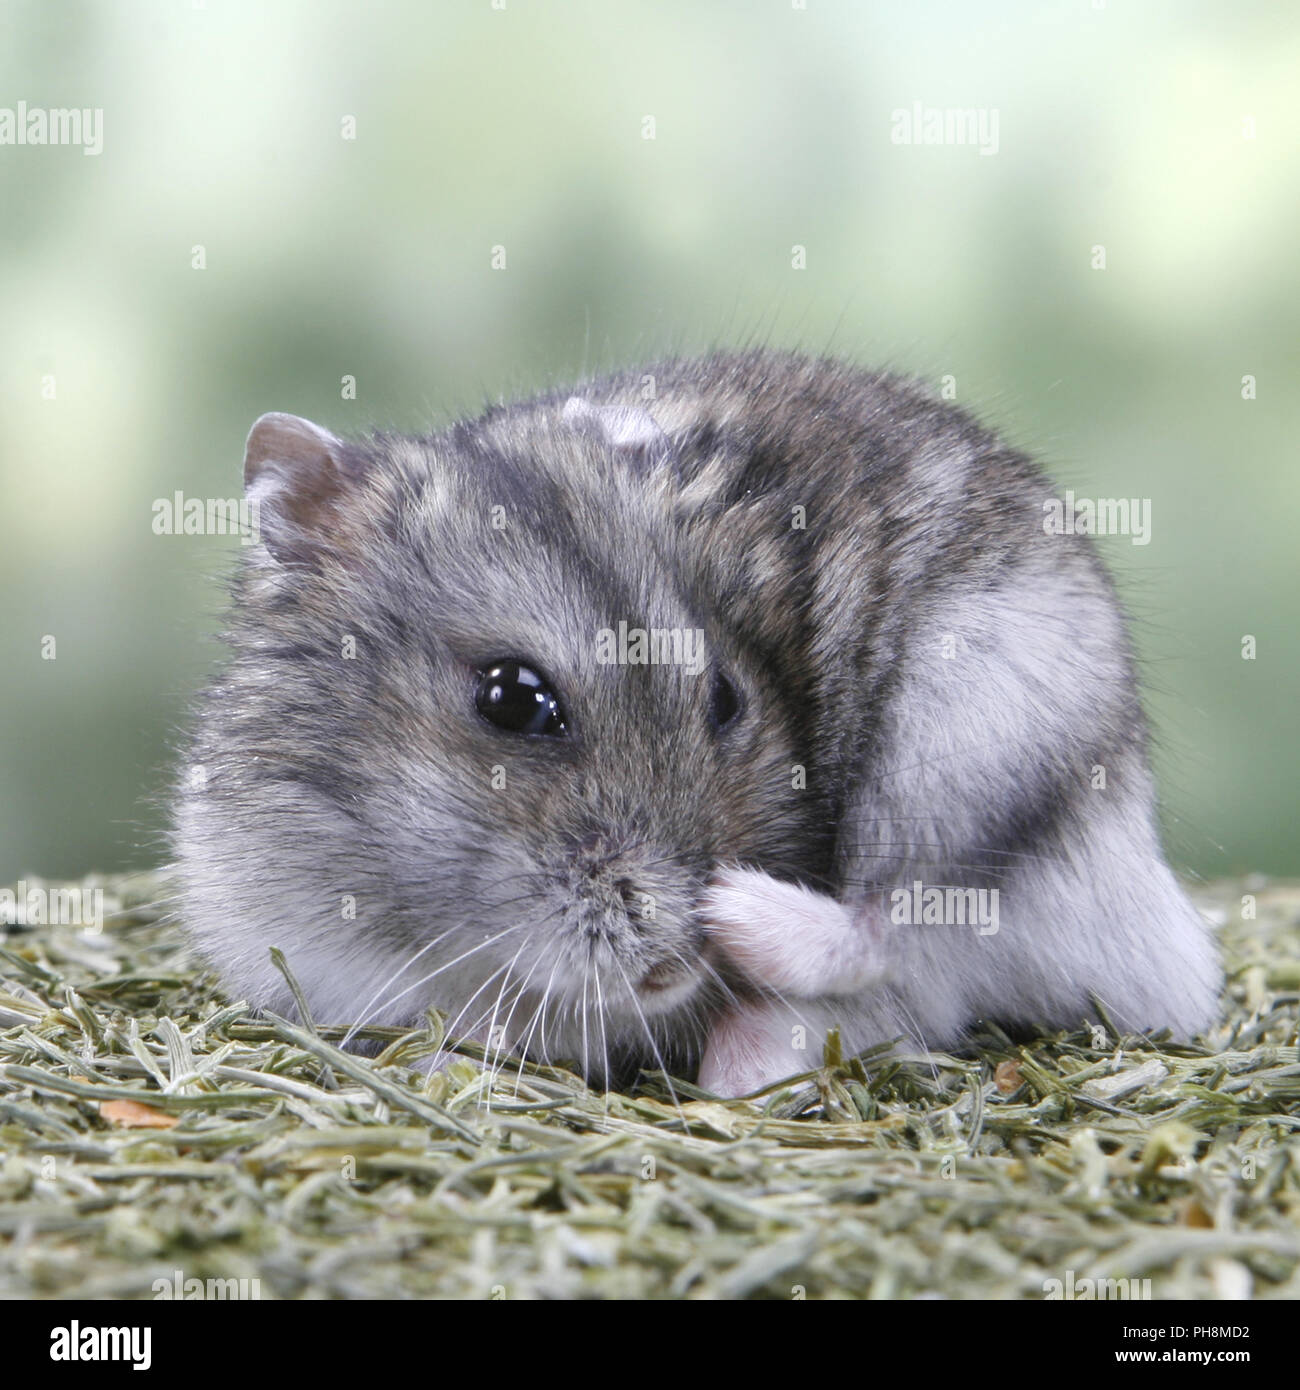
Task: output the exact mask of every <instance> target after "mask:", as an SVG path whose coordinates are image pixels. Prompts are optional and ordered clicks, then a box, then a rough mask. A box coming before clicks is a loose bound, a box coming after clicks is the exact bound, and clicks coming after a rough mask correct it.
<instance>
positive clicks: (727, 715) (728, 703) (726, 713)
mask: <svg viewBox="0 0 1300 1390" xmlns="http://www.w3.org/2000/svg"><path fill="white" fill-rule="evenodd" d="M739 713H740V696H739V695H738V694H737V693H736V687H735V686H734V685H732V683H731V682H730V681H729V680H728V679H727V678H726V676H724V675H723V674H722V672H721V671H718V672H715V674H714V677H713V689H712V691H710V693H709V723H710V724H712V726H713V727H714V729H715V730H721V729H725V728H726V727H727V725H728V724H730V723H731V721H732V720H733V719H734V718H735V717H736V716H737V715H738V714H739Z"/></svg>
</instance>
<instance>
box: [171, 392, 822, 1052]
mask: <svg viewBox="0 0 1300 1390" xmlns="http://www.w3.org/2000/svg"><path fill="white" fill-rule="evenodd" d="M670 472H671V446H670V444H669V442H668V441H667V440H666V439H665V438H664V437H663V436H662V435H660V434H659V433H658V432H657V431H655V430H653V429H652V428H650V427H649V426H648V425H646V424H645V421H644V418H643V417H642V416H640V415H639V414H638V413H637V412H636V411H616V410H609V409H602V410H597V409H593V408H591V407H588V406H586V405H585V403H582V402H570V403H569V405H568V407H567V408H566V407H564V406H563V403H559V404H543V405H539V406H532V407H528V408H515V409H512V410H509V411H500V412H494V413H491V414H489V415H488V416H487V417H485V418H484V420H482V421H480V422H478V423H477V424H475V425H472V426H457V427H456V428H454V429H452V430H450V431H448V432H447V433H445V434H442V435H438V436H433V437H430V438H427V439H420V440H415V439H409V438H405V437H399V436H385V435H378V436H373V437H371V438H368V439H366V440H364V441H361V442H343V441H340V440H338V439H336V438H334V437H333V436H332V435H330V434H328V433H327V432H326V431H324V430H321V429H319V428H318V427H316V426H314V425H311V424H309V423H307V422H305V421H302V420H298V419H296V418H294V417H291V416H283V415H274V416H265V417H263V418H262V419H261V420H259V421H258V422H257V424H256V425H255V426H254V428H253V431H252V433H251V434H250V436H249V441H248V447H247V453H246V459H245V485H246V492H247V499H248V501H249V503H250V504H251V506H252V508H253V513H254V522H255V527H256V533H257V534H256V538H255V540H254V543H252V544H250V545H248V546H247V547H246V548H245V549H244V551H243V563H242V567H241V571H240V573H239V575H238V577H237V579H236V583H235V606H234V611H233V615H232V620H231V623H230V627H229V632H228V634H227V640H228V643H229V646H230V648H231V650H232V657H231V660H230V661H229V663H228V664H227V666H226V668H225V669H224V671H223V672H222V673H221V675H220V676H219V677H218V678H217V679H216V680H215V681H214V683H213V684H212V686H211V687H210V689H209V690H208V692H207V693H206V695H205V697H204V699H203V702H202V705H201V707H200V711H199V717H198V721H197V732H196V735H195V738H194V742H193V746H192V749H191V753H190V760H189V766H188V769H187V770H186V772H185V773H184V775H183V776H182V779H181V785H180V788H179V791H178V795H177V798H176V813H175V851H176V857H177V861H178V865H179V869H180V876H181V885H182V895H183V910H184V914H185V918H186V920H187V922H188V925H189V927H190V930H191V932H192V933H193V935H194V937H195V939H196V941H197V943H198V945H199V947H200V949H201V951H202V952H203V953H204V954H205V955H206V956H207V958H208V959H209V960H210V961H211V962H212V964H213V965H214V966H215V967H216V968H217V969H218V970H219V971H220V972H221V973H222V974H223V976H224V978H225V981H226V983H227V986H228V987H229V988H230V990H231V991H232V992H233V993H235V994H236V996H242V997H246V998H248V999H249V1000H250V1002H252V1003H253V1004H255V1005H261V1006H267V1007H273V1008H278V1009H283V1010H291V1009H292V1003H291V999H290V996H289V993H288V990H287V986H286V983H285V981H284V979H283V977H282V976H281V975H280V974H279V973H278V971H277V970H276V969H275V968H274V967H273V966H272V964H271V961H270V957H269V952H270V950H271V948H272V947H276V946H278V947H280V948H281V949H282V950H283V951H284V952H285V955H286V957H287V959H288V963H289V966H290V968H291V970H292V971H293V973H294V975H295V976H296V978H297V980H298V982H299V983H300V985H301V986H302V988H303V991H304V993H305V996H306V999H307V1001H308V1004H309V1006H310V1008H311V1010H312V1012H313V1014H314V1016H315V1018H316V1020H317V1021H318V1022H323V1023H343V1024H362V1023H366V1022H372V1023H373V1022H380V1023H400V1022H407V1021H413V1020H418V1019H419V1018H420V1017H422V1015H423V1013H424V1011H425V1010H426V1009H428V1008H429V1007H430V1006H435V1007H438V1008H440V1009H442V1010H444V1011H446V1013H447V1014H448V1015H449V1022H450V1031H451V1033H452V1035H453V1036H468V1037H475V1038H478V1039H479V1040H484V1041H488V1042H490V1043H492V1044H494V1045H498V1046H505V1047H508V1048H512V1049H516V1050H527V1051H528V1053H529V1054H530V1055H533V1056H538V1057H549V1058H554V1059H561V1058H568V1059H574V1060H576V1061H577V1062H579V1063H580V1064H582V1065H583V1066H584V1068H585V1069H586V1071H587V1072H588V1073H589V1074H590V1075H592V1076H593V1078H596V1079H609V1077H610V1076H611V1075H617V1074H618V1073H619V1071H620V1070H621V1069H622V1068H624V1067H626V1066H628V1065H630V1064H635V1063H644V1064H649V1065H655V1064H656V1062H657V1061H658V1060H660V1059H662V1060H663V1061H664V1062H666V1063H668V1064H670V1065H674V1066H682V1065H689V1063H690V1060H691V1057H692V1055H693V1053H694V1050H695V1045H696V1044H697V1043H698V1039H699V1038H700V1037H701V1036H702V1033H703V1030H704V1028H705V1027H706V1026H707V1022H708V1018H709V1015H710V1012H711V1010H712V1009H713V1008H714V1007H715V1005H716V1004H717V1002H718V1000H719V998H720V997H721V993H722V992H723V991H724V990H725V988H726V987H727V986H726V984H725V982H724V981H723V979H722V975H721V973H720V972H721V971H722V970H723V969H724V968H725V967H723V966H722V965H721V964H720V962H717V961H714V960H711V959H710V957H709V954H708V951H707V948H706V944H705V939H704V936H703V933H702V930H701V924H700V920H699V917H698V907H699V902H700V898H701V894H702V892H703V890H704V888H705V886H706V882H707V880H708V878H709V875H710V873H711V871H712V870H713V868H714V867H715V866H716V865H717V864H718V863H720V862H754V863H764V864H766V865H768V866H769V867H771V868H774V869H775V870H776V871H778V872H779V871H780V869H781V867H782V866H783V865H789V866H790V868H791V870H792V871H793V869H794V867H795V865H796V864H797V863H798V862H799V859H800V855H799V853H798V847H799V837H800V833H801V824H800V819H799V818H800V816H801V815H802V814H805V812H803V811H802V810H801V809H800V807H799V805H798V802H797V798H796V797H794V796H793V795H792V794H791V791H790V787H791V766H792V764H793V763H795V762H796V761H797V756H796V747H797V743H798V737H797V731H796V729H795V728H794V727H793V726H794V723H795V722H796V721H795V720H794V718H793V716H792V715H791V713H790V711H789V710H787V709H785V708H783V707H782V706H781V704H780V702H779V700H778V699H777V696H776V692H775V691H774V690H773V689H772V687H771V681H770V678H769V677H768V676H765V671H764V667H763V663H762V661H761V660H760V659H758V658H757V657H756V656H755V655H754V653H753V652H752V651H751V650H749V649H748V648H747V647H746V645H745V643H744V641H743V639H742V638H740V637H738V636H737V635H736V633H734V632H733V631H732V630H731V629H730V628H729V626H728V623H727V614H726V613H725V612H720V611H718V604H717V601H716V599H715V597H714V595H713V591H712V590H711V589H710V585H709V580H708V576H707V575H706V574H704V573H703V572H700V571H698V570H696V569H693V568H692V563H691V561H690V559H689V555H688V551H687V547H685V546H684V545H683V544H682V541H681V538H680V537H679V535H678V533H677V531H676V529H675V527H674V523H673V521H672V508H671V507H669V506H668V505H667V504H666V502H665V495H666V489H667V487H668V483H667V481H666V480H667V476H668V474H669V473H670Z"/></svg>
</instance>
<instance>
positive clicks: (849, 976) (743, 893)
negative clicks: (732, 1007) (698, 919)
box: [701, 868, 883, 999]
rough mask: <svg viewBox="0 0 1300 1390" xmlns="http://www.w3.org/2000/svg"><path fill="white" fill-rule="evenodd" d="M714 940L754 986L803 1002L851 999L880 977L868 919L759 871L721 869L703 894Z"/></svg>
mask: <svg viewBox="0 0 1300 1390" xmlns="http://www.w3.org/2000/svg"><path fill="white" fill-rule="evenodd" d="M701 910H702V913H703V916H704V919H705V930H706V931H707V933H708V935H709V938H710V940H711V941H713V942H714V943H715V944H716V945H717V946H718V947H719V948H720V949H721V950H722V952H723V954H724V955H726V956H727V957H728V958H729V959H730V960H731V962H732V963H733V964H734V965H736V966H738V967H739V968H740V969H741V970H742V971H743V972H744V973H745V974H746V975H747V976H748V977H749V979H750V980H751V981H752V982H753V983H754V984H756V985H759V986H762V987H764V988H767V989H770V990H773V991H776V992H777V993H780V994H786V995H792V996H794V997H795V998H801V999H816V998H820V997H822V996H824V995H844V994H854V993H857V992H858V991H860V990H863V989H866V988H867V987H868V986H870V985H872V984H874V983H876V982H877V981H878V980H879V979H881V977H882V975H883V968H882V957H883V951H882V935H883V931H882V929H881V926H880V924H879V923H878V922H876V921H875V920H874V919H873V918H872V917H871V916H870V915H868V914H866V913H862V912H858V913H857V914H856V915H855V914H852V913H850V912H849V911H848V910H847V909H846V908H845V907H844V906H843V905H842V904H841V903H838V902H836V901H835V899H834V898H829V897H827V896H826V895H825V894H823V893H814V892H813V891H812V890H811V889H810V888H802V887H800V886H799V885H798V884H794V883H783V882H781V881H780V880H779V879H775V878H772V877H770V876H769V875H768V874H765V873H760V872H759V871H758V870H756V869H738V868H724V869H719V870H718V872H717V873H716V874H715V875H714V878H713V882H712V883H711V884H710V885H709V887H708V888H707V889H706V890H705V893H704V898H703V903H702V908H701Z"/></svg>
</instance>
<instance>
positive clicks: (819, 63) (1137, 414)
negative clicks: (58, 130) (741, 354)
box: [0, 0, 1300, 882]
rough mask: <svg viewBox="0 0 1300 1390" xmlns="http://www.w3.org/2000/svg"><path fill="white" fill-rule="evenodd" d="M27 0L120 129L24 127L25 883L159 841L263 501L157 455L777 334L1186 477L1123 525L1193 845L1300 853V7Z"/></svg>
mask: <svg viewBox="0 0 1300 1390" xmlns="http://www.w3.org/2000/svg"><path fill="white" fill-rule="evenodd" d="M0 25H2V26H3V40H2V42H0V108H3V107H8V108H16V106H17V103H18V102H19V101H26V102H27V103H28V105H29V107H30V106H42V107H63V106H76V107H89V108H102V110H103V113H104V114H103V141H104V143H103V151H102V153H101V154H99V155H97V156H87V155H85V154H84V153H83V152H82V151H81V150H80V149H76V148H54V147H34V146H14V145H0V326H2V328H0V515H2V516H3V523H4V544H3V548H2V550H0V593H2V594H3V610H2V612H0V655H2V658H3V686H2V687H0V692H2V693H0V713H2V715H3V736H2V739H0V777H2V778H3V782H2V786H3V795H2V796H0V882H3V881H5V880H8V879H11V878H14V877H16V876H18V875H20V874H22V873H24V872H39V873H45V874H58V875H73V874H80V873H83V872H86V871H88V870H91V869H105V870H107V869H117V868H122V867H130V866H136V865H146V864H150V863H153V862H157V860H158V859H159V857H160V855H161V853H162V849H161V845H160V841H159V829H160V827H161V825H162V813H161V810H160V805H159V798H160V795H161V793H162V790H163V789H164V787H165V785H166V779H167V775H168V774H167V770H168V764H169V758H170V752H169V748H170V746H171V743H172V741H173V740H174V738H175V736H176V731H177V730H178V728H179V727H181V726H182V725H183V722H184V717H185V710H186V707H187V702H188V701H189V700H190V699H191V698H192V696H193V694H194V692H195V690H196V689H197V687H198V686H199V684H200V683H201V681H202V680H203V677H204V673H205V672H206V671H207V670H209V669H210V668H211V665H212V664H213V662H214V661H215V660H217V659H218V649H217V648H216V646H215V644H214V643H213V641H212V635H213V634H214V632H215V631H216V628H217V623H218V618H219V614H220V610H221V607H222V603H223V594H222V590H221V587H220V583H219V577H220V576H221V575H222V574H223V573H224V572H225V571H226V570H227V569H228V567H229V564H230V562H231V560H232V559H233V557H234V552H235V551H236V550H237V549H238V543H237V542H236V541H233V540H231V539H229V538H222V537H184V536H156V535H155V534H153V531H152V529H151V522H152V518H153V511H152V503H153V501H154V499H155V498H165V497H170V496H171V495H172V493H173V492H174V491H175V490H177V489H180V490H182V491H183V492H184V493H185V494H186V495H188V496H198V497H208V496H218V497H223V496H230V495H233V494H234V493H235V491H236V488H237V478H238V473H239V466H240V460H241V455H242V447H243V441H244V436H245V434H246V433H247V430H248V427H249V425H250V424H251V423H252V421H253V419H254V418H255V417H256V416H257V415H259V414H260V413H261V412H263V411H266V410H272V409H275V410H287V411H292V412H294V413H297V414H302V415H307V416H309V417H312V418H314V419H317V420H319V421H320V422H321V423H323V424H326V425H328V426H329V427H331V428H332V429H335V430H337V431H348V430H360V429H364V428H367V427H369V426H372V425H386V426H392V427H396V428H404V429H423V428H428V427H431V426H436V425H438V424H440V423H443V422H444V421H445V420H446V419H447V418H448V417H449V416H452V415H455V414H458V413H462V412H464V411H467V410H470V409H475V408H477V407H478V406H479V405H481V404H482V403H483V402H484V401H485V400H486V399H488V398H495V397H497V396H500V395H503V394H504V395H510V394H512V393H515V392H518V391H524V390H528V389H532V388H535V387H539V386H543V385H547V384H550V383H553V382H560V381H563V380H564V379H566V378H570V377H573V376H576V375H577V374H579V373H581V372H583V371H593V370H597V369H601V368H604V367H608V366H612V365H620V364H624V363H627V362H631V361H635V360H636V359H638V358H640V357H648V356H651V355H656V354H659V353H662V352H665V351H669V350H676V349H691V348H698V347H703V346H708V345H710V344H712V343H724V344H725V343H738V342H742V341H750V340H764V341H769V342H773V343H777V344H782V345H788V346H803V347H805V348H808V349H811V350H817V351H820V350H823V349H826V348H831V349H834V350H835V351H838V352H841V353H844V354H846V355H848V356H851V357H854V358H857V359H859V360H861V361H864V362H868V363H876V364H889V365H893V366H896V367H899V368H903V369H906V370H909V371H913V372H915V373H917V374H919V375H921V376H924V377H926V378H929V379H931V380H933V381H936V382H937V381H938V380H939V378H941V377H943V376H945V375H951V376H953V377H955V379H956V382H957V398H958V400H959V401H960V402H961V403H963V404H965V405H968V406H971V407H972V408H974V409H975V410H976V411H977V412H978V413H980V414H981V415H982V416H983V417H984V418H986V419H988V420H989V421H990V422H993V423H995V424H998V425H999V426H1000V427H1002V429H1003V430H1004V431H1005V432H1006V433H1007V434H1008V435H1009V437H1010V438H1011V439H1013V440H1014V441H1015V442H1016V443H1018V444H1020V445H1022V446H1024V447H1027V448H1029V449H1031V450H1033V451H1035V452H1037V453H1038V454H1039V456H1040V457H1042V458H1043V460H1044V461H1045V462H1046V464H1047V465H1048V467H1049V468H1050V470H1051V471H1052V472H1053V473H1054V474H1055V475H1056V476H1057V477H1059V478H1060V479H1062V480H1063V482H1065V483H1066V484H1068V485H1070V486H1073V487H1074V488H1075V490H1076V492H1078V493H1079V494H1080V495H1088V496H1124V497H1146V498H1150V499H1151V504H1152V520H1153V539H1152V541H1151V544H1150V545H1148V546H1145V547H1140V546H1134V545H1132V544H1131V543H1130V542H1129V541H1128V540H1127V539H1125V538H1122V537H1121V538H1112V539H1109V540H1107V541H1105V542H1104V548H1105V553H1106V555H1107V557H1108V559H1109V560H1110V561H1111V563H1112V565H1113V566H1114V568H1115V569H1116V571H1117V573H1118V576H1119V579H1120V582H1121V585H1122V587H1123V590H1124V593H1125V595H1126V597H1127V598H1128V600H1129V603H1130V605H1131V608H1132V610H1133V612H1134V615H1135V618H1136V621H1137V625H1138V638H1139V643H1140V646H1141V650H1142V653H1143V657H1144V666H1145V672H1146V680H1147V688H1148V695H1149V705H1150V709H1151V713H1152V716H1153V720H1154V723H1155V725H1156V729H1157V731H1158V736H1159V740H1160V746H1159V753H1158V770H1159V772H1160V775H1161V779H1162V788H1163V794H1164V801H1165V809H1166V821H1167V829H1168V840H1169V845H1170V849H1171V854H1172V857H1173V858H1174V860H1175V861H1176V862H1177V863H1178V864H1180V865H1182V866H1184V867H1188V868H1191V869H1193V870H1196V871H1199V872H1201V873H1205V874H1214V873H1221V872H1228V871H1232V870H1237V869H1246V868H1257V869H1262V870H1265V871H1272V872H1286V871H1295V870H1300V855H1298V854H1297V837H1296V833H1295V814H1294V810H1295V796H1294V790H1295V787H1296V785H1297V781H1298V775H1297V774H1298V773H1300V754H1298V752H1297V742H1296V738H1295V733H1294V730H1295V709H1296V696H1297V691H1298V690H1300V655H1298V651H1300V648H1298V644H1297V641H1296V634H1295V613H1296V593H1297V571H1298V570H1300V565H1298V564H1297V559H1296V541H1295V536H1294V530H1295V519H1296V516H1297V501H1298V500H1300V470H1298V469H1297V466H1296V441H1297V439H1298V438H1300V408H1298V393H1297V389H1296V373H1297V368H1300V341H1298V337H1297V317H1296V313H1295V309H1296V305H1297V287H1298V284H1300V258H1298V257H1297V254H1296V237H1297V231H1296V211H1297V208H1300V159H1298V157H1297V151H1298V150H1300V122H1298V119H1297V118H1298V117H1300V83H1297V81H1296V74H1297V72H1300V12H1298V11H1297V9H1296V7H1295V6H1294V5H1292V4H1290V3H1277V4H1252V3H1234V4H1204V3H1202V4H1196V3H1188V2H1187V0H1177V2H1176V3H1175V2H1174V0H1170V3H1154V2H1152V0H1144V3H1142V4H1133V3H1127V2H1126V0H1109V3H1106V4H1101V5H1099V4H1096V3H1094V0H1068V2H1067V0H1060V3H1035V2H1034V0H1024V3H982V4H981V3H957V0H953V3H947V4H942V3H915V0H907V2H906V3H903V2H902V0H899V3H871V4H868V3H856V4H854V3H834V0H807V6H806V8H799V7H798V4H797V0H796V4H792V3H791V0H756V2H755V3H749V4H741V3H719V2H718V0H712V2H711V3H700V0H695V3H688V2H687V0H682V2H681V3H649V2H648V0H647V2H646V3H627V2H625V0H600V3H587V4H583V3H558V2H557V3H528V0H505V3H504V5H502V3H501V0H497V3H496V4H495V5H494V4H493V3H492V0H445V2H443V3H422V4H420V3H414V2H412V3H390V4H340V3H333V4H331V3H319V0H313V2H312V3H272V4H265V3H263V4H258V3H252V0H248V3H223V2H222V0H207V3H206V4H195V3H192V0H170V2H169V3H135V4H130V5H127V4H60V3H53V2H52V0H43V2H37V3H16V4H15V3H8V4H5V5H4V6H3V9H0ZM915 102H921V103H923V104H924V105H925V106H927V107H936V108H985V109H986V110H992V109H996V110H997V112H998V122H999V126H998V150H997V153H996V155H992V156H984V155H981V154H980V153H979V151H978V150H977V149H975V148H971V147H969V146H966V147H962V146H952V145H947V146H923V145H901V144H895V143H893V141H892V140H891V131H892V130H893V129H894V122H893V117H892V113H893V112H894V111H895V110H898V109H910V108H911V107H912V105H913V103H915ZM647 116H653V117H654V136H655V138H654V139H646V138H644V135H645V131H646V126H645V118H646V117H647ZM349 118H351V119H352V120H353V121H354V122H355V138H354V139H348V138H345V134H347V133H349V132H348V127H347V126H346V122H347V121H348V119H349ZM796 245H798V246H803V247H805V248H806V257H807V266H806V269H802V270H795V269H793V268H792V247H794V246H796ZM1098 245H1100V246H1104V247H1105V253H1106V268H1105V269H1104V270H1096V269H1094V268H1093V259H1094V253H1093V247H1094V246H1098ZM494 246H503V247H504V248H505V250H506V258H507V264H506V268H505V269H504V270H494V269H493V268H492V266H491V256H492V248H493V247H494ZM196 247H202V248H203V255H204V257H205V258H206V268H204V269H201V270H200V269H195V268H193V260H194V257H195V255H196V253H195V250H194V248H196ZM1248 375H1249V376H1252V377H1254V378H1255V380H1256V383H1257V399H1255V400H1250V401H1248V400H1243V398H1242V378H1243V377H1245V376H1248ZM345 377H354V378H355V379H356V383H357V390H356V399H355V400H347V399H344V398H343V388H342V381H343V379H344V378H345ZM51 382H52V383H53V390H54V398H53V399H49V398H48V396H49V393H50V383H51ZM1245 634H1252V635H1253V636H1254V637H1255V638H1256V640H1257V657H1256V659H1255V660H1253V661H1245V660H1243V659H1242V656H1241V643H1242V638H1243V636H1244V635H1245ZM47 636H53V637H55V639H56V641H57V648H56V651H57V656H56V659H54V660H48V659H45V658H44V656H43V647H42V643H43V639H44V638H46V637H47Z"/></svg>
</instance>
